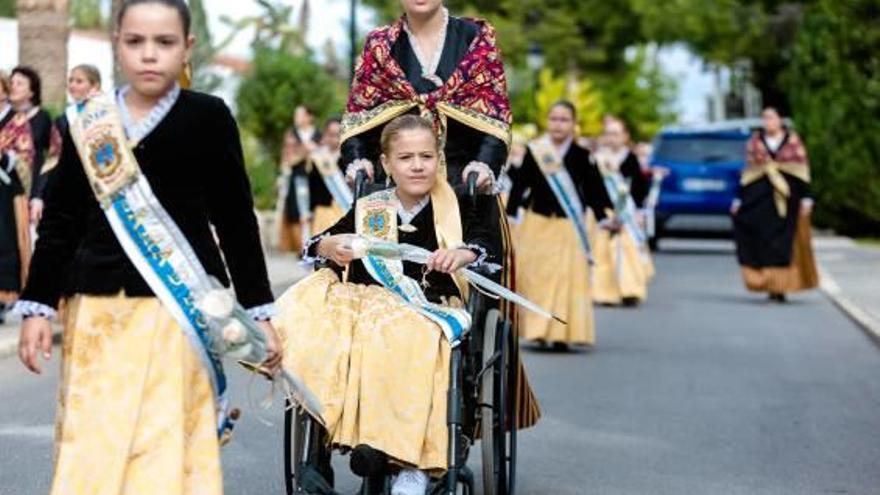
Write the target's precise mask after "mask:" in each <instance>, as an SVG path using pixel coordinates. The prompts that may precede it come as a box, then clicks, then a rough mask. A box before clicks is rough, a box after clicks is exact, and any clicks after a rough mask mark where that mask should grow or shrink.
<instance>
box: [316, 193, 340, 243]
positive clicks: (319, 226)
mask: <svg viewBox="0 0 880 495" xmlns="http://www.w3.org/2000/svg"><path fill="white" fill-rule="evenodd" d="M343 216H345V212H344V211H342V208H340V207H339V205H337V204H336V201H334V202H333V203H332V204H330V206H316V207H315V214H314V216H313V217H312V235H317V234H320V233H321V232H324V231H325V230H327V229H329V228H330V227H332V226H333V225H335V224H336V222H338V221H339V219H340V218H342V217H343Z"/></svg>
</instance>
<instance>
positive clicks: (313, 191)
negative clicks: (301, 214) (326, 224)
mask: <svg viewBox="0 0 880 495" xmlns="http://www.w3.org/2000/svg"><path fill="white" fill-rule="evenodd" d="M337 165H338V166H339V167H342V158H340V159H339V160H338V161H337ZM344 172H345V171H344V170H343V173H344ZM309 202H310V204H311V207H312V210H314V209H315V207H316V206H330V205H332V204H333V195H332V194H330V190H329V189H327V184H325V183H324V176H322V175H321V172H320V171H319V170H318V167H312V169H311V170H309Z"/></svg>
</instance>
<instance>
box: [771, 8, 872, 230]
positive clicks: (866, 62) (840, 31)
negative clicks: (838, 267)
mask: <svg viewBox="0 0 880 495" xmlns="http://www.w3.org/2000/svg"><path fill="white" fill-rule="evenodd" d="M878 15H880V8H878V4H877V2H876V0H850V1H847V2H841V1H838V0H819V1H818V2H816V4H815V5H813V6H811V8H809V9H808V10H807V14H806V17H805V19H804V24H803V27H802V28H801V30H800V34H799V37H798V40H797V43H796V44H795V49H794V57H793V58H794V60H793V64H792V66H791V71H790V73H789V80H788V82H787V86H789V92H790V99H791V104H792V113H793V115H794V117H795V120H796V124H797V128H798V130H799V132H800V133H801V135H802V136H803V138H804V141H805V142H806V145H807V149H808V151H809V154H810V162H811V165H812V170H813V189H814V192H815V194H816V198H817V200H818V203H817V209H816V221H817V223H818V224H819V225H821V226H826V227H831V228H833V229H835V230H837V231H838V232H841V233H844V234H849V235H859V236H866V235H868V236H870V235H873V236H877V235H880V73H878V70H880V23H878V22H877V16H878Z"/></svg>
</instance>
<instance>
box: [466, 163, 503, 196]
mask: <svg viewBox="0 0 880 495" xmlns="http://www.w3.org/2000/svg"><path fill="white" fill-rule="evenodd" d="M471 172H476V173H477V189H480V190H486V189H487V188H489V187H491V186H492V185H493V184H494V183H495V179H494V177H492V169H490V168H489V166H488V165H486V164H485V163H483V162H476V161H474V162H470V163H468V165H467V166H466V167H465V168H464V171H462V173H461V182H462V183H464V184H467V180H468V174H470V173H471Z"/></svg>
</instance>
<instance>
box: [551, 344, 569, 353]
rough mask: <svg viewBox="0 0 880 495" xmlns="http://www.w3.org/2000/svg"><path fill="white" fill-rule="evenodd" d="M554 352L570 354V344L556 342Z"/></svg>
mask: <svg viewBox="0 0 880 495" xmlns="http://www.w3.org/2000/svg"><path fill="white" fill-rule="evenodd" d="M553 351H554V352H568V344H566V343H565V342H554V343H553Z"/></svg>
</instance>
